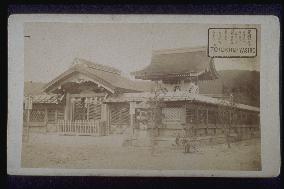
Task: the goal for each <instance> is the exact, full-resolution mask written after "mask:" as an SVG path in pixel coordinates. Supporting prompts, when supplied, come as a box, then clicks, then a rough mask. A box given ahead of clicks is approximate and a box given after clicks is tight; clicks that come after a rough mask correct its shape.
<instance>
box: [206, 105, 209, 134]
mask: <svg viewBox="0 0 284 189" xmlns="http://www.w3.org/2000/svg"><path fill="white" fill-rule="evenodd" d="M208 130H209V129H208V107H207V108H206V135H208Z"/></svg>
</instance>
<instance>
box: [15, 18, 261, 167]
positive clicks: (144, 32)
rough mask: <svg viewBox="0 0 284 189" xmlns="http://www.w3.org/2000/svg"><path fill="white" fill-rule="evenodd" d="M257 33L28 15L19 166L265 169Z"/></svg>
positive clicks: (229, 27)
mask: <svg viewBox="0 0 284 189" xmlns="http://www.w3.org/2000/svg"><path fill="white" fill-rule="evenodd" d="M261 33H262V27H261V25H260V24H245V23H244V24H230V23H228V24H219V23H218V22H216V23H214V22H210V23H157V22H156V23H155V22H154V23H126V22H125V23H123V22H115V23H107V22H106V23H82V22H81V23H79V22H77V23H76V22H56V21H54V22H40V21H33V22H24V23H23V36H22V37H23V58H24V59H23V60H24V61H23V63H24V65H23V70H22V72H23V78H24V80H23V81H22V82H23V83H24V84H23V93H22V94H23V95H22V98H21V99H22V104H21V105H20V104H19V105H18V107H22V108H21V110H19V111H20V112H21V116H22V117H21V118H20V119H22V125H21V130H20V131H21V132H20V136H21V141H20V167H21V168H28V169H30V168H31V169H34V168H36V169H37V168H43V169H45V168H46V169H64V170H66V169H67V170H68V169H72V170H73V169H96V170H108V169H111V170H138V171H139V170H150V171H151V170H158V171H163V170H167V171H171V170H173V171H174V170H178V171H192V170H201V171H262V170H263V163H262V162H263V156H262V150H263V149H262V146H261V144H262V142H263V141H262V140H266V139H263V137H262V136H263V133H262V132H263V130H262V128H263V125H262V122H261V119H262V118H261V115H262V109H261V108H260V107H261V85H260V84H261V78H260V75H261V72H262V69H261V63H262V61H261V53H262V49H261V47H262V44H261V42H262V39H261V37H262V35H261Z"/></svg>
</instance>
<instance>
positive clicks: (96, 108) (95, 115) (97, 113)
mask: <svg viewBox="0 0 284 189" xmlns="http://www.w3.org/2000/svg"><path fill="white" fill-rule="evenodd" d="M101 109H102V108H101V105H100V104H89V120H100V119H101V111H102V110H101Z"/></svg>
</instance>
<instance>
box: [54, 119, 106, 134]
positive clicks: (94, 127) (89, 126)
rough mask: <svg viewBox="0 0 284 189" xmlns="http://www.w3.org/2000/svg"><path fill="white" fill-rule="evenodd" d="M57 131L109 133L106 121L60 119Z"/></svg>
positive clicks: (63, 132)
mask: <svg viewBox="0 0 284 189" xmlns="http://www.w3.org/2000/svg"><path fill="white" fill-rule="evenodd" d="M57 131H58V133H59V134H61V135H92V136H104V135H107V132H106V123H105V121H98V120H97V121H93V120H91V121H88V120H75V121H71V120H58V122H57Z"/></svg>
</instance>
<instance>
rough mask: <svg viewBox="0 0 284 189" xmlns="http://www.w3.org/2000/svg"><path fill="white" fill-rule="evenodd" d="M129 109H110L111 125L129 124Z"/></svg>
mask: <svg viewBox="0 0 284 189" xmlns="http://www.w3.org/2000/svg"><path fill="white" fill-rule="evenodd" d="M129 121H130V116H129V108H128V107H121V108H114V109H111V123H112V124H129Z"/></svg>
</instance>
